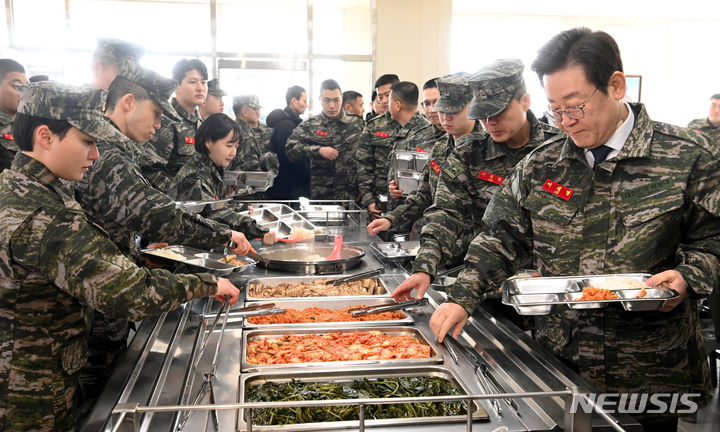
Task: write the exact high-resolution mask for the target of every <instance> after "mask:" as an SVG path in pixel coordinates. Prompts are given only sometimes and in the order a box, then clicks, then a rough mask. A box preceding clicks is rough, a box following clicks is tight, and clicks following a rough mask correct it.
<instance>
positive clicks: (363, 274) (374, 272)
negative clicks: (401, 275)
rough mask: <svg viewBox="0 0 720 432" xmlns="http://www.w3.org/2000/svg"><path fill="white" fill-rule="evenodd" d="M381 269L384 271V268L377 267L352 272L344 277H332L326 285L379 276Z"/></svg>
mask: <svg viewBox="0 0 720 432" xmlns="http://www.w3.org/2000/svg"><path fill="white" fill-rule="evenodd" d="M383 271H385V269H383V268H382V267H378V268H376V269H375V270H368V271H364V272H361V273H357V274H354V275H351V276H345V277H341V278H337V279H333V280H331V281H328V283H327V285H332V286H335V285H340V284H343V283H347V282H352V281H356V280H360V279H365V278H370V277H373V276H379V275H381V274H382V272H383Z"/></svg>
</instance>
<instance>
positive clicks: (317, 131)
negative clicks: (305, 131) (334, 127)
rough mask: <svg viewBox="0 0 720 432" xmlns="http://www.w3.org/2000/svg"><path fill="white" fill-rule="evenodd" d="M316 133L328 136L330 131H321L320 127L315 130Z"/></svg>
mask: <svg viewBox="0 0 720 432" xmlns="http://www.w3.org/2000/svg"><path fill="white" fill-rule="evenodd" d="M315 135H320V136H321V137H326V136H328V133H327V132H325V131H321V130H320V129H318V130H316V131H315Z"/></svg>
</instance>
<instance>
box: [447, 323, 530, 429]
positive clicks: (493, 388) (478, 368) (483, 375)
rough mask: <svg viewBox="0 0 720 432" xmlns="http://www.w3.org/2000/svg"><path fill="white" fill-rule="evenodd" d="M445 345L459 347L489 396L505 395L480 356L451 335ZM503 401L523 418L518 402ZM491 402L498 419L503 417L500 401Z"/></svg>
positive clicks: (492, 400)
mask: <svg viewBox="0 0 720 432" xmlns="http://www.w3.org/2000/svg"><path fill="white" fill-rule="evenodd" d="M443 343H444V344H446V345H445V346H446V347H448V346H455V347H458V348H459V349H460V351H462V353H463V354H464V355H465V356H466V357H467V358H468V359H469V360H471V361H472V362H473V364H474V366H475V376H476V377H477V379H478V380H479V381H480V385H481V386H482V387H483V389H484V390H485V392H486V393H487V394H494V393H504V390H503V388H502V386H501V385H500V383H499V382H498V381H497V380H496V379H495V377H494V376H492V374H491V373H490V371H489V370H488V366H487V364H485V363H484V362H482V361H480V358H479V357H478V355H477V354H476V353H475V352H474V351H473V350H472V349H471V348H469V347H467V346H465V345H464V344H462V343H460V341H459V340H457V339H455V338H454V337H452V336H451V335H449V334H448V335H447V336H445V339H444V340H443ZM448 352H451V350H450V349H448ZM503 401H504V402H505V403H506V404H508V405H509V406H510V408H512V410H513V411H514V412H515V414H516V415H517V416H518V417H521V415H520V406H519V405H518V404H517V402H515V400H513V399H507V398H503ZM490 402H491V403H492V407H493V410H494V411H495V414H497V415H498V417H502V408H501V407H500V401H499V400H498V399H491V401H490Z"/></svg>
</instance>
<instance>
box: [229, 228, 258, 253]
mask: <svg viewBox="0 0 720 432" xmlns="http://www.w3.org/2000/svg"><path fill="white" fill-rule="evenodd" d="M230 240H231V241H232V242H234V243H235V247H234V248H233V252H235V253H236V254H238V255H246V254H247V253H248V252H250V251H253V252H255V249H253V247H252V246H251V245H250V242H249V241H248V240H247V239H246V238H245V234H243V233H239V232H237V231H233V232H232V237H230Z"/></svg>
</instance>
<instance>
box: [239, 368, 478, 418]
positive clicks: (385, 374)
mask: <svg viewBox="0 0 720 432" xmlns="http://www.w3.org/2000/svg"><path fill="white" fill-rule="evenodd" d="M415 376H423V377H440V378H443V379H445V380H447V381H449V382H451V383H452V384H453V385H454V386H455V387H456V388H457V389H458V391H459V392H460V393H461V394H471V392H470V391H469V390H468V388H467V387H466V386H465V385H464V384H463V382H462V381H461V380H460V379H459V377H458V375H457V374H456V373H455V371H453V370H451V369H448V368H446V367H442V366H409V367H403V366H397V367H392V368H378V369H364V370H363V369H360V370H358V369H349V368H312V370H310V371H287V370H283V371H267V372H265V371H263V372H255V373H248V374H242V375H241V376H240V394H239V398H240V399H239V400H240V403H245V402H246V400H245V395H246V392H247V388H249V387H250V386H253V385H260V384H263V383H265V382H287V381H290V380H293V379H294V380H299V381H303V382H311V383H312V382H349V381H353V380H356V379H362V378H369V379H379V378H380V379H381V378H398V377H415ZM328 405H332V401H331V400H329V401H328ZM472 418H473V420H476V421H477V420H488V419H489V418H488V414H487V412H486V411H485V408H483V406H482V405H481V404H480V403H479V402H478V401H473V412H472ZM466 420H467V417H466V416H465V415H462V416H446V417H409V418H397V419H381V420H366V421H365V425H366V426H375V427H377V426H393V425H396V426H406V425H413V424H416V425H420V424H429V423H447V422H462V421H466ZM357 425H358V422H357V421H337V422H322V423H302V424H297V425H282V426H259V425H254V424H253V430H263V431H268V430H273V431H318V430H329V429H332V430H337V429H352V428H357ZM238 426H239V427H240V430H241V431H246V430H247V423H246V420H245V410H241V411H239V413H238Z"/></svg>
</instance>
